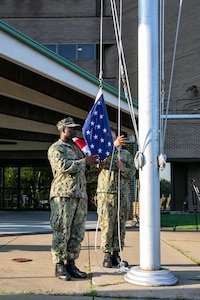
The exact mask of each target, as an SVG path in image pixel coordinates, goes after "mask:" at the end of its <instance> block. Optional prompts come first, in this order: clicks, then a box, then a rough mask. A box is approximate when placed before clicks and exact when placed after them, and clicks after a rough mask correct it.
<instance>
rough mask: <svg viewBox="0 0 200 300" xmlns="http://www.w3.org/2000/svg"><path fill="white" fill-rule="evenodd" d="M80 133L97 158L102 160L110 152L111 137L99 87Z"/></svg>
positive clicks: (111, 146)
mask: <svg viewBox="0 0 200 300" xmlns="http://www.w3.org/2000/svg"><path fill="white" fill-rule="evenodd" d="M82 133H83V137H84V139H85V141H86V142H87V145H88V148H89V149H90V152H91V154H92V155H93V154H98V155H99V159H100V160H103V159H104V158H106V157H107V156H109V155H111V154H112V151H113V147H114V145H113V139H112V134H111V129H110V124H109V119H108V113H107V109H106V105H105V101H104V97H103V93H102V91H101V89H100V91H99V93H98V95H97V97H96V100H95V103H94V105H93V107H92V109H91V110H90V112H89V114H88V116H87V119H86V120H85V123H84V125H83V128H82Z"/></svg>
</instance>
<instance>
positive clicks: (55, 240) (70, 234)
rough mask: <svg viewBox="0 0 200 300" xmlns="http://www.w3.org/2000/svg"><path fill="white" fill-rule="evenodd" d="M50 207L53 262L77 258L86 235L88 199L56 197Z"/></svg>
mask: <svg viewBox="0 0 200 300" xmlns="http://www.w3.org/2000/svg"><path fill="white" fill-rule="evenodd" d="M50 207H51V215H50V224H51V228H52V229H53V236H52V246H51V254H52V261H53V263H59V262H63V261H64V260H67V259H77V258H78V257H79V253H80V249H81V242H82V241H83V239H84V235H85V222H86V217H87V200H86V199H77V198H62V197H54V198H53V199H51V200H50Z"/></svg>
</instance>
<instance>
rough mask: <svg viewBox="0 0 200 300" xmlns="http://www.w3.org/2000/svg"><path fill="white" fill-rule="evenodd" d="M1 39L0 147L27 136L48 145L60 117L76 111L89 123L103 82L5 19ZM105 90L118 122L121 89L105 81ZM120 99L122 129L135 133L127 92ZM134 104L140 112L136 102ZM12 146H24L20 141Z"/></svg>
mask: <svg viewBox="0 0 200 300" xmlns="http://www.w3.org/2000/svg"><path fill="white" fill-rule="evenodd" d="M0 40H1V44H0V60H1V68H0V75H1V77H0V97H1V99H0V101H1V106H0V120H1V121H0V141H1V150H7V149H10V145H9V146H7V145H6V143H5V141H6V140H7V141H8V144H9V142H10V143H11V142H12V141H16V140H26V142H27V140H28V141H29V142H30V143H31V142H32V143H34V147H36V145H35V142H38V143H41V144H40V146H42V149H43V148H45V149H46V146H45V145H49V143H51V141H52V140H53V137H54V136H55V135H57V134H58V132H57V129H56V127H55V124H56V122H57V121H58V120H59V119H60V118H62V117H63V116H66V115H71V116H73V117H74V118H75V119H77V121H79V122H80V124H81V125H82V124H83V123H84V120H85V118H86V116H87V114H88V111H89V110H90V108H91V107H92V105H93V103H94V99H95V97H96V95H97V93H98V89H99V80H98V78H96V77H95V76H93V75H91V74H89V73H88V72H86V71H85V70H83V69H81V68H79V67H78V66H76V65H74V64H72V63H71V62H69V61H67V60H66V59H64V58H62V57H60V56H58V55H56V54H55V53H54V52H52V51H50V50H49V49H47V48H46V47H44V46H42V45H41V44H38V43H37V42H36V41H34V40H32V39H31V38H29V37H27V36H25V35H24V34H22V33H21V32H19V31H17V30H15V29H14V28H12V27H10V26H8V25H7V24H5V23H4V22H2V21H0ZM103 91H104V98H105V102H106V104H107V110H108V114H109V119H110V123H111V125H112V126H115V125H116V124H117V111H118V102H119V101H118V91H117V90H116V89H114V88H112V87H111V86H109V85H107V84H106V83H103ZM120 97H121V101H120V110H121V118H122V119H121V124H122V130H123V131H126V132H127V133H128V134H133V126H132V121H131V116H130V111H129V106H128V104H127V101H126V99H125V97H124V94H121V95H120ZM133 106H134V111H135V114H136V115H137V103H136V102H135V101H134V100H133ZM11 130H12V132H11ZM13 131H15V132H13ZM7 132H8V133H9V134H7ZM26 133H27V134H26ZM30 133H31V135H30ZM36 133H38V135H36ZM39 134H40V136H39ZM79 135H81V133H79ZM22 136H23V137H22ZM16 143H17V142H16ZM45 143H46V144H45ZM18 144H20V143H18ZM13 145H14V144H13ZM24 145H25V144H24ZM27 147H28V146H27ZM12 149H15V150H16V149H17V150H20V149H21V147H20V149H18V148H17V144H16V146H15V147H12ZM39 149H41V148H40V147H39Z"/></svg>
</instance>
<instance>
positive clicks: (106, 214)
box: [97, 193, 130, 252]
mask: <svg viewBox="0 0 200 300" xmlns="http://www.w3.org/2000/svg"><path fill="white" fill-rule="evenodd" d="M97 203H98V207H97V212H98V215H99V223H100V227H101V249H102V250H103V252H113V251H118V252H119V251H120V246H119V245H120V244H121V249H123V247H124V240H125V234H126V221H127V220H128V216H129V211H130V197H129V195H124V196H123V198H122V197H121V199H120V207H119V218H118V195H117V194H106V193H98V194H97ZM118 219H119V226H118ZM119 237H120V239H119ZM119 243H120V244H119Z"/></svg>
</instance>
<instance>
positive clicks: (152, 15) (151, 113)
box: [124, 0, 177, 286]
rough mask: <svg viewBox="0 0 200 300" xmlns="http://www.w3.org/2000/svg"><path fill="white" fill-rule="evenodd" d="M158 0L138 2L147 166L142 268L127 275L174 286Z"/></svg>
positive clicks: (142, 175)
mask: <svg viewBox="0 0 200 300" xmlns="http://www.w3.org/2000/svg"><path fill="white" fill-rule="evenodd" d="M158 19H159V18H158V0H151V1H150V0H140V1H138V72H139V77H138V83H139V89H138V91H139V95H138V96H139V141H140V145H141V148H142V151H143V157H144V166H143V167H142V168H141V169H140V171H139V179H140V266H136V267H133V268H131V270H130V271H128V272H127V274H125V276H124V278H125V280H126V281H128V282H130V283H134V284H139V285H147V286H159V285H174V284H176V282H177V279H176V278H175V277H174V276H173V274H172V273H171V272H170V271H169V270H167V269H164V268H161V266H160V185H159V184H160V180H159V167H158V156H159V150H160V149H159V54H158V53H159V52H158V51H159V42H158V41H159V38H158V37H159V31H158Z"/></svg>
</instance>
